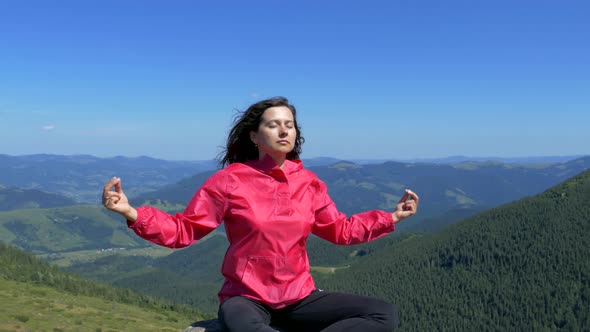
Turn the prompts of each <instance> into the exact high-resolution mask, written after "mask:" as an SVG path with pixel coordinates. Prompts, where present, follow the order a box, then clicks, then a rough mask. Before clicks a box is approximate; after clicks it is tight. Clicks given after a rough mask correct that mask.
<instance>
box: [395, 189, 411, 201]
mask: <svg viewBox="0 0 590 332" xmlns="http://www.w3.org/2000/svg"><path fill="white" fill-rule="evenodd" d="M409 196H410V193H409V192H408V190H407V189H406V192H405V193H404V195H403V196H402V198H400V200H399V202H398V203H403V202H405V201H406V200H407V199H408V197H409Z"/></svg>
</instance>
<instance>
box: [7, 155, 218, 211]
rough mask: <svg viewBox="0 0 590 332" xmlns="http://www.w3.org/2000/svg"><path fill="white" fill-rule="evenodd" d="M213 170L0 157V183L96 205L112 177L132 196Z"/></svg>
mask: <svg viewBox="0 0 590 332" xmlns="http://www.w3.org/2000/svg"><path fill="white" fill-rule="evenodd" d="M213 168H215V162H213V161H167V160H159V159H154V158H149V157H136V158H128V157H113V158H97V157H93V156H87V155H73V156H62V155H45V154H41V155H28V156H8V155H0V184H1V185H5V186H8V187H16V188H21V189H37V190H42V191H45V192H51V193H60V194H62V195H65V196H67V197H70V198H72V199H74V200H76V201H78V202H84V203H98V202H99V198H100V190H101V189H102V187H103V186H104V184H105V183H106V182H107V181H108V179H110V178H111V177H113V176H118V177H121V178H122V180H123V183H124V185H125V186H126V188H127V194H128V195H129V196H133V195H136V194H138V193H141V192H149V191H152V190H155V189H157V188H160V187H162V186H164V185H166V184H170V183H174V182H176V181H178V180H180V179H183V178H186V177H189V176H191V175H194V174H196V173H199V172H202V171H204V170H207V169H213Z"/></svg>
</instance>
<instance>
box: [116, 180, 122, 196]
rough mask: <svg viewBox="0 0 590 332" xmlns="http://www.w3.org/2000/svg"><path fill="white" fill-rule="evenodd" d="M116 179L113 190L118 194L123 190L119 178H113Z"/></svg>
mask: <svg viewBox="0 0 590 332" xmlns="http://www.w3.org/2000/svg"><path fill="white" fill-rule="evenodd" d="M115 179H117V181H116V182H115V191H116V192H118V193H119V194H120V193H122V192H123V187H122V186H121V178H115Z"/></svg>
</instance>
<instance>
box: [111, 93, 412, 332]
mask: <svg viewBox="0 0 590 332" xmlns="http://www.w3.org/2000/svg"><path fill="white" fill-rule="evenodd" d="M303 141H304V139H303V137H302V136H301V130H300V128H299V126H298V124H297V117H296V110H295V107H294V106H293V105H291V104H289V101H288V100H287V99H286V98H282V97H279V98H272V99H268V100H263V101H261V102H258V103H256V104H254V105H252V106H250V107H249V108H248V109H247V110H246V111H245V112H243V113H242V114H241V116H240V117H238V118H236V121H235V124H234V127H233V128H232V130H231V131H230V134H229V137H228V140H227V147H226V149H225V152H224V154H223V155H222V157H221V159H220V164H221V166H226V167H225V168H223V169H222V170H220V171H218V172H216V173H215V174H213V175H212V176H211V177H210V178H209V179H208V180H207V181H205V183H204V184H203V186H202V187H201V188H200V189H199V190H198V191H197V192H196V193H195V195H194V197H193V198H192V199H191V201H190V202H189V204H188V205H187V207H186V209H185V211H184V212H183V213H177V214H175V215H169V214H167V213H165V212H162V211H160V210H157V209H155V208H152V207H147V206H144V207H139V208H137V209H135V208H133V207H132V206H131V205H129V202H128V200H127V197H126V196H125V194H124V193H123V190H122V186H121V180H120V179H119V178H113V179H111V180H110V181H109V182H108V183H107V184H106V185H105V187H104V192H103V204H104V206H105V207H106V208H107V209H109V210H112V211H115V212H118V213H120V214H121V215H123V216H124V217H125V218H126V219H127V222H128V225H129V227H130V228H131V229H132V230H133V231H135V233H137V234H138V235H139V236H141V237H142V238H144V239H146V240H149V241H151V242H153V243H156V244H159V245H162V246H166V247H171V248H180V247H185V246H188V245H191V244H193V243H194V242H196V241H198V240H199V239H201V238H202V237H204V236H205V235H207V234H208V233H209V232H211V231H213V230H214V229H215V228H216V227H217V226H219V225H220V224H221V222H222V221H224V224H225V230H226V233H227V237H228V240H229V243H230V245H229V248H228V250H227V252H226V254H225V258H224V260H223V266H222V268H221V270H222V273H223V275H224V276H225V282H224V284H223V287H222V288H221V291H220V292H219V300H220V307H219V320H220V322H221V324H222V325H223V326H224V328H225V329H226V330H228V331H274V329H273V328H271V327H270V325H271V324H272V325H273V326H280V327H281V329H285V330H291V331H306V332H307V331H364V332H369V331H391V330H393V329H394V328H395V327H397V325H398V324H399V319H398V316H397V310H396V308H395V306H393V305H391V304H388V303H386V302H383V301H381V300H379V299H375V298H371V297H365V296H355V295H348V294H341V293H330V292H325V291H322V290H319V289H316V287H315V285H314V281H313V279H312V277H311V275H310V273H309V261H308V258H307V252H306V248H305V244H306V241H307V237H308V236H309V235H310V234H311V233H313V234H315V235H317V236H319V237H321V238H323V239H326V240H328V241H331V242H333V243H336V244H356V243H362V242H367V241H371V240H374V239H376V238H379V237H381V236H384V235H386V234H388V233H390V232H392V231H393V230H394V228H395V223H397V222H399V221H401V220H403V219H405V218H407V217H409V216H411V215H413V214H415V213H416V209H417V207H418V196H417V195H416V194H415V193H413V192H412V191H410V190H406V192H405V194H404V195H403V198H402V199H401V200H400V202H399V204H397V207H396V209H395V211H394V212H393V213H388V212H385V211H377V210H374V211H368V212H363V213H359V214H355V215H352V216H351V217H350V218H347V216H346V215H344V214H343V213H340V212H339V211H338V210H337V209H336V206H335V205H334V202H333V201H332V200H331V199H330V197H329V196H328V192H327V188H326V185H325V184H324V183H323V182H322V181H321V180H319V179H318V178H317V176H316V175H315V174H313V173H312V172H310V171H308V170H306V169H304V168H303V165H302V163H301V161H299V154H300V153H301V145H302V143H303ZM113 187H114V189H115V190H114V191H112V190H111V189H112V188H113ZM408 197H410V199H408V200H406V199H407V198H408Z"/></svg>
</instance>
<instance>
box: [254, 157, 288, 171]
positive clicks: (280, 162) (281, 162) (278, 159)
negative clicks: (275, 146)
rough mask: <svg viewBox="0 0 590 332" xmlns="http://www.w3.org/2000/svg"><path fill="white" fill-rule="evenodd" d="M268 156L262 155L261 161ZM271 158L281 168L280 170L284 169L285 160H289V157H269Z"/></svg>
mask: <svg viewBox="0 0 590 332" xmlns="http://www.w3.org/2000/svg"><path fill="white" fill-rule="evenodd" d="M266 156H267V155H266V154H261V155H260V157H259V159H260V160H262V159H264V158H265V157H266ZM268 156H269V157H270V158H272V160H273V161H274V162H275V164H276V165H277V166H279V168H283V165H285V160H287V156H286V155H280V156H273V155H270V154H269V155H268Z"/></svg>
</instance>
